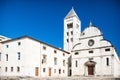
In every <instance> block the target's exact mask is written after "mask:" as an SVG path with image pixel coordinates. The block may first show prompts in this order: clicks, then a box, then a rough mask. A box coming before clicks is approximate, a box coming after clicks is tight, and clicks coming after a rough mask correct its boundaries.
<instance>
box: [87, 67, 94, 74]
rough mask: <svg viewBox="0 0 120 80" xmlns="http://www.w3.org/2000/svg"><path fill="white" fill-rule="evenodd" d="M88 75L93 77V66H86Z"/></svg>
mask: <svg viewBox="0 0 120 80" xmlns="http://www.w3.org/2000/svg"><path fill="white" fill-rule="evenodd" d="M88 75H94V66H88Z"/></svg>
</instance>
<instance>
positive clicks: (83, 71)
mask: <svg viewBox="0 0 120 80" xmlns="http://www.w3.org/2000/svg"><path fill="white" fill-rule="evenodd" d="M80 28H81V21H80V19H79V18H78V16H77V14H76V12H75V11H74V9H73V8H72V9H71V10H70V12H69V13H68V14H67V16H66V17H65V18H64V49H65V50H66V51H68V52H71V56H70V60H71V61H69V63H70V64H69V73H68V74H69V75H71V76H120V60H119V57H118V54H117V51H116V49H115V47H114V46H113V45H112V44H111V43H110V42H109V41H108V40H106V39H104V38H103V34H102V32H101V31H100V29H98V27H96V26H93V25H92V23H91V22H90V25H89V26H88V27H87V28H86V29H85V30H84V31H82V33H81V32H80V31H81V30H80ZM78 31H79V32H78ZM80 33H81V34H80Z"/></svg>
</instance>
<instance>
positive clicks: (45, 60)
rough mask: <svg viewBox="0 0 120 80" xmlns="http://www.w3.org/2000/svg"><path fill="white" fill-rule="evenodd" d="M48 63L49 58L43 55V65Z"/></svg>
mask: <svg viewBox="0 0 120 80" xmlns="http://www.w3.org/2000/svg"><path fill="white" fill-rule="evenodd" d="M46 62H47V56H46V55H43V59H42V64H44V63H46Z"/></svg>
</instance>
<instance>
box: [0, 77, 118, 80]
mask: <svg viewBox="0 0 120 80" xmlns="http://www.w3.org/2000/svg"><path fill="white" fill-rule="evenodd" d="M0 80H120V78H113V77H111V78H107V77H67V78H30V77H29V78H22V77H20V78H0Z"/></svg>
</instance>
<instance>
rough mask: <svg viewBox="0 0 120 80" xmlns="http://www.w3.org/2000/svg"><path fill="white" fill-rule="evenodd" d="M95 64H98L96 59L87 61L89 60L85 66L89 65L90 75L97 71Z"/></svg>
mask: <svg viewBox="0 0 120 80" xmlns="http://www.w3.org/2000/svg"><path fill="white" fill-rule="evenodd" d="M95 64H96V62H94V61H87V62H86V63H85V66H86V67H87V72H88V75H94V72H95Z"/></svg>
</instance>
